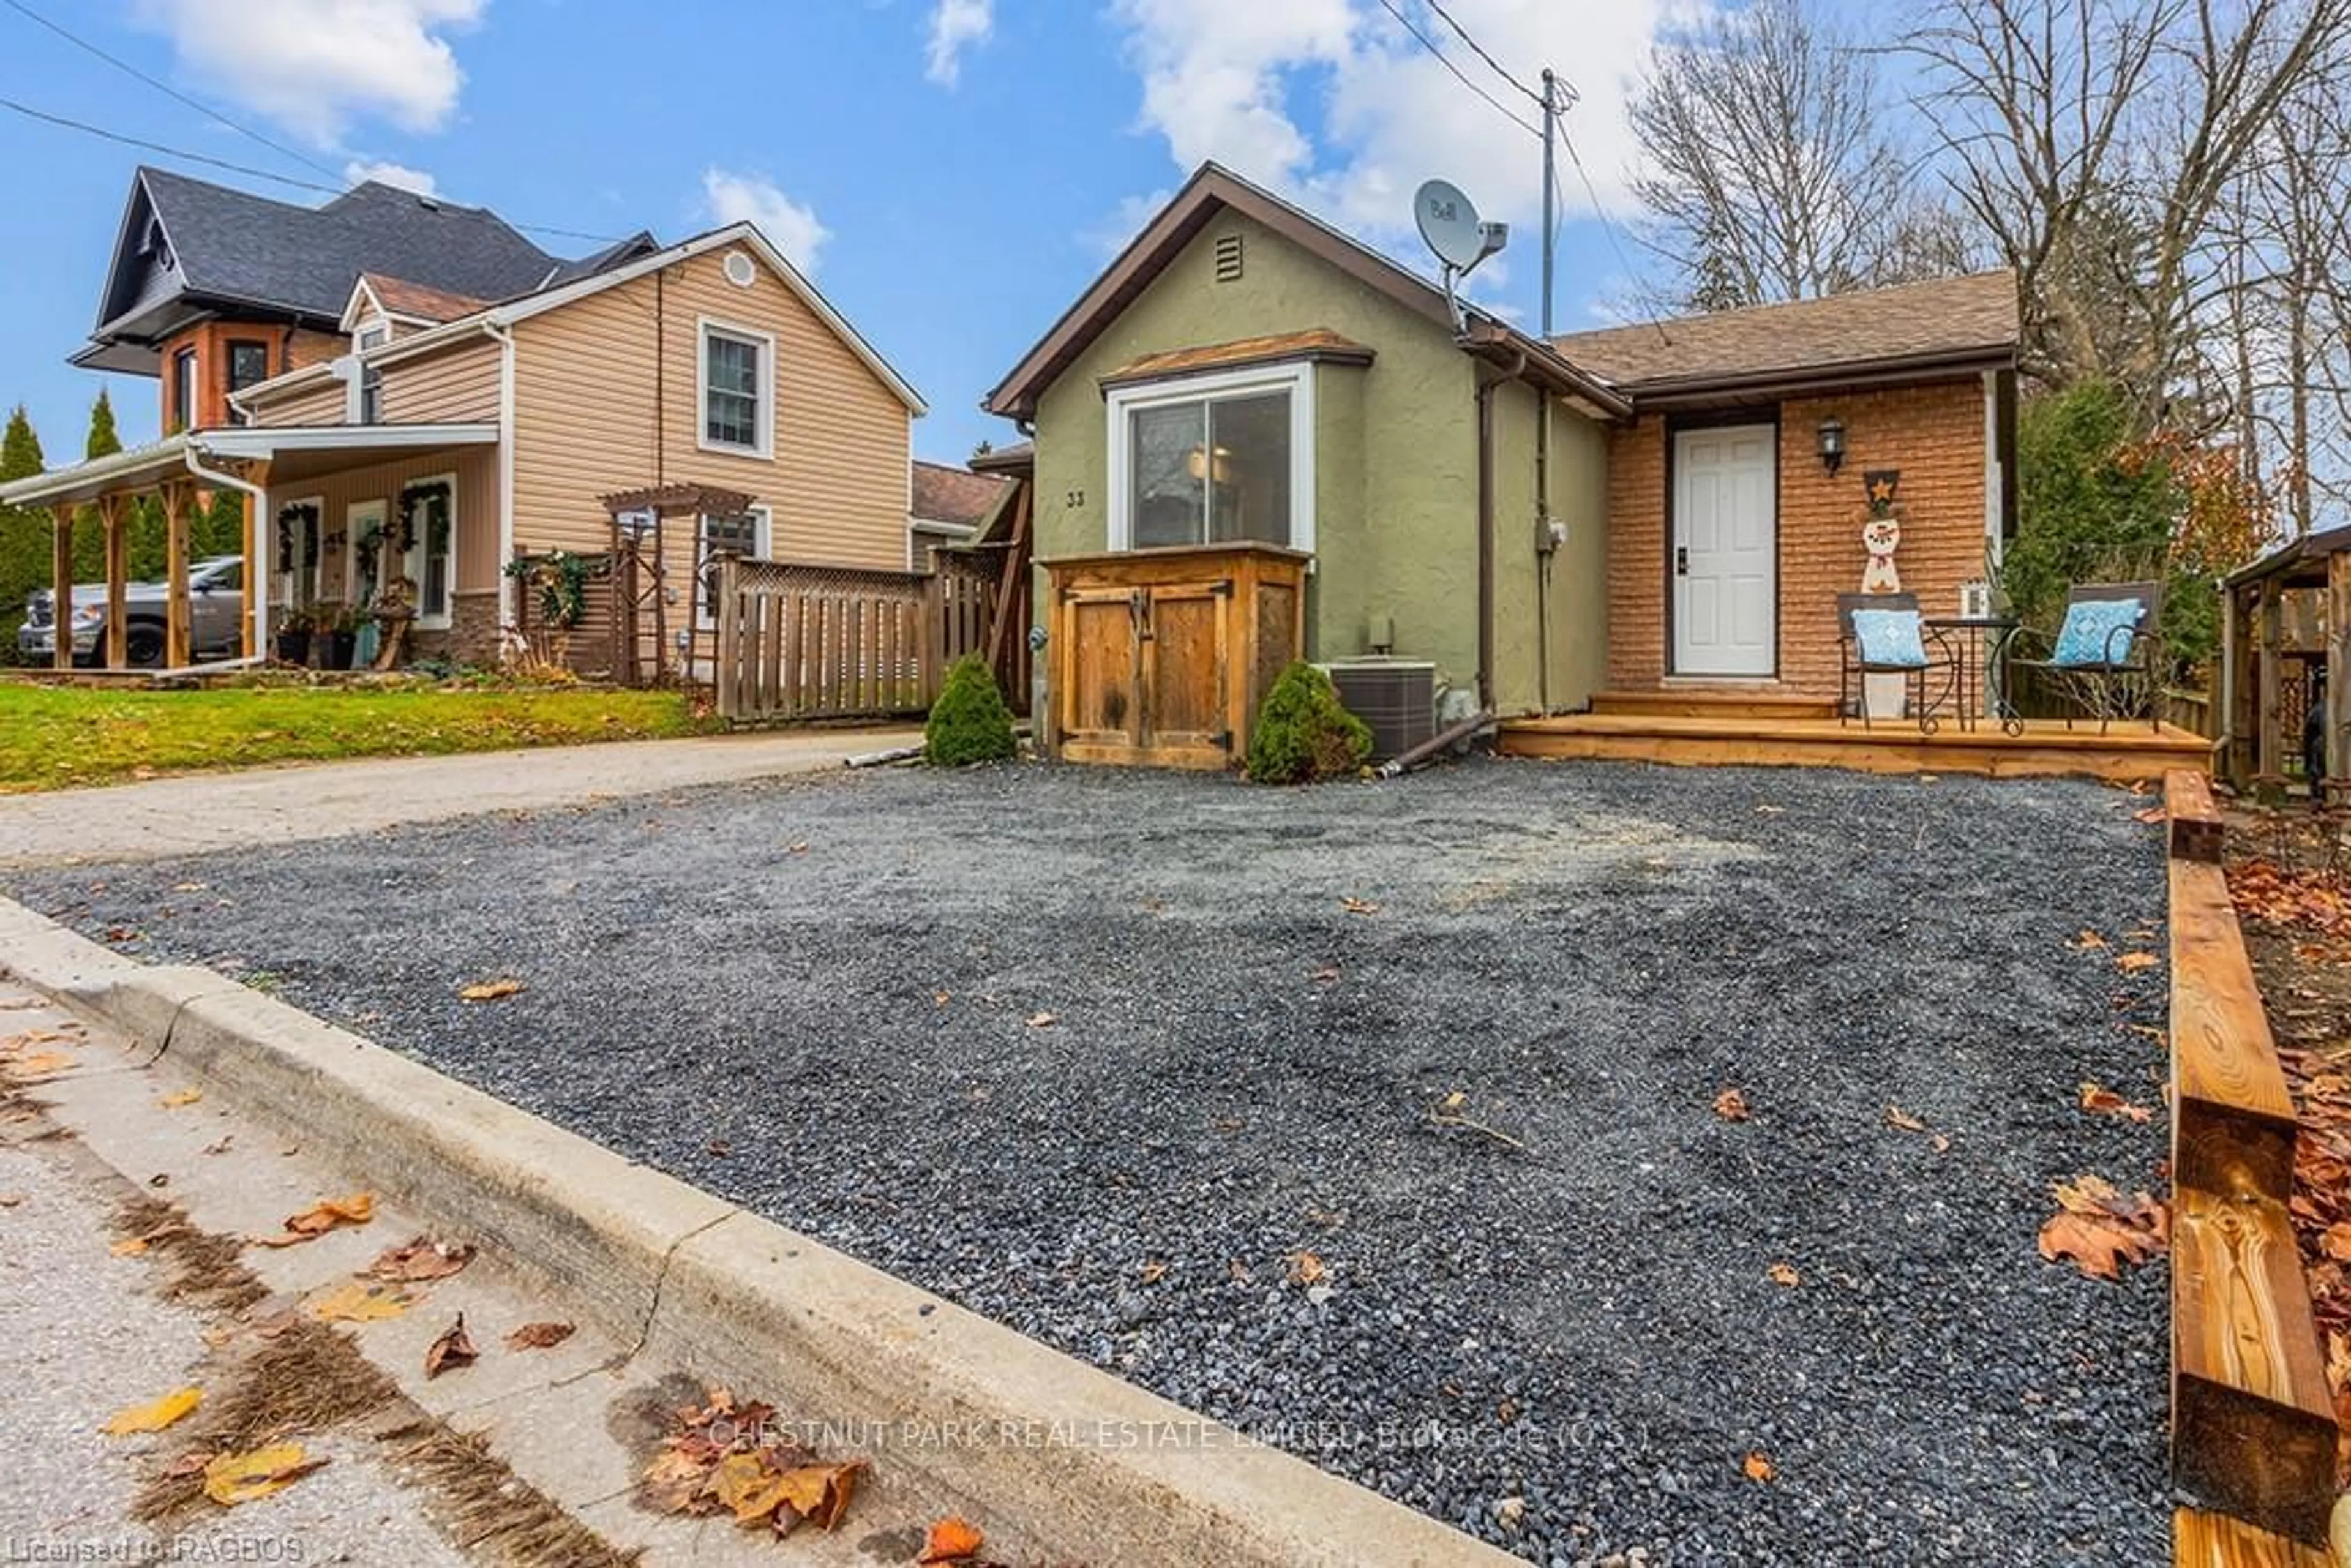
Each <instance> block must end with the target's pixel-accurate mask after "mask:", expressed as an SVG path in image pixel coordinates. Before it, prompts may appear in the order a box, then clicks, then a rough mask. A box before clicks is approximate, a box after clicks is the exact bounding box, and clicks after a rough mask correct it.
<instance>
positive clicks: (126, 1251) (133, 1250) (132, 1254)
mask: <svg viewBox="0 0 2351 1568" xmlns="http://www.w3.org/2000/svg"><path fill="white" fill-rule="evenodd" d="M147 1247H148V1241H147V1239H146V1238H145V1237H144V1236H131V1237H126V1238H125V1239H122V1240H120V1241H118V1242H116V1243H115V1244H114V1245H113V1246H111V1247H110V1248H108V1249H107V1251H108V1252H109V1253H110V1254H112V1255H113V1256H115V1257H117V1258H136V1257H138V1256H139V1254H141V1252H144V1251H146V1250H147Z"/></svg>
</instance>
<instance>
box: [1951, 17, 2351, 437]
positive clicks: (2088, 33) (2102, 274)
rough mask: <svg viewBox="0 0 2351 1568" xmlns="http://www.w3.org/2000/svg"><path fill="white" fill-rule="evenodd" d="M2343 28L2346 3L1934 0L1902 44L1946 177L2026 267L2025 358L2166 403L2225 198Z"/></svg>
mask: <svg viewBox="0 0 2351 1568" xmlns="http://www.w3.org/2000/svg"><path fill="white" fill-rule="evenodd" d="M2346 42H2351V0H1937V3H1936V5H1935V11H1934V15H1933V16H1932V19H1931V20H1930V22H1929V23H1928V26H1925V27H1924V28H1922V29H1921V30H1919V31H1918V32H1917V34H1915V35H1914V36H1913V37H1911V38H1910V40H1909V41H1908V46H1907V47H1909V49H1910V50H1911V51H1912V52H1913V53H1914V54H1915V55H1916V56H1917V57H1919V59H1920V60H1921V61H1922V62H1923V64H1924V65H1925V67H1926V71H1927V78H1928V91H1927V93H1926V94H1925V96H1924V97H1923V99H1922V100H1921V101H1922V103H1923V105H1924V107H1925V108H1926V109H1927V110H1928V114H1929V116H1930V118H1931V119H1932V120H1933V122H1934V124H1935V125H1936V127H1937V130H1938V133H1939V135H1940V138H1941V141H1942V143H1943V151H1944V154H1945V159H1946V173H1947V177H1948V178H1949V181H1950V183H1951V185H1952V188H1953V189H1954V191H1955V192H1956V193H1957V194H1958V196H1959V200H1960V202H1961V203H1962V204H1963V205H1964V206H1965V207H1966V209H1967V210H1968V211H1969V212H1970V214H1972V215H1973V216H1974V217H1975V218H1976V220H1977V221H1978V222H1979V223H1980V224H1981V225H1983V227H1984V229H1985V230H1986V231H1987V232H1988V233H1989V234H1990V235H1991V236H1992V240H1993V244H1994V245H1995V246H1996V247H1997V248H1998V250H1999V252H2000V254H2001V257H2002V258H2003V259H2004V260H2005V261H2006V262H2007V263H2008V264H2009V265H2010V266H2011V267H2015V268H2016V270H2017V273H2018V275H2019V281H2020V285H2021V287H2022V294H2023V303H2024V311H2025V319H2024V329H2025V345H2024V349H2025V360H2026V368H2027V369H2028V370H2029V371H2032V373H2033V374H2035V375H2036V376H2038V377H2039V378H2041V379H2042V380H2043V381H2045V382H2051V383H2053V384H2059V385H2064V384H2069V383H2071V382H2076V381H2080V380H2083V379H2085V378H2088V377H2092V376H2105V377H2111V378H2113V379H2115V380H2116V381H2117V382H2121V383H2122V384H2124V385H2125V386H2126V387H2128V388H2129V389H2130V390H2131V391H2132V392H2133V393H2134V394H2135V395H2136V396H2137V397H2138V398H2139V399H2140V400H2141V402H2143V404H2145V405H2146V406H2147V409H2148V410H2149V411H2150V413H2155V412H2161V411H2165V410H2167V409H2168V405H2169V403H2170V402H2171V400H2172V399H2173V398H2174V397H2176V396H2178V395H2180V394H2181V392H2183V390H2184V389H2185V388H2187V387H2189V385H2190V384H2191V383H2192V382H2194V381H2195V379H2196V378H2195V376H2194V375H2193V373H2192V371H2193V364H2194V361H2195V358H2196V340H2197V338H2198V335H2199V330H2200V329H2202V328H2203V327H2204V326H2205V325H2207V324H2208V323H2209V322H2210V319H2211V318H2210V316H2209V315H2207V314H2205V313H2204V312H2202V311H2201V310H2199V304H2200V303H2209V302H2208V301H2199V294H2201V293H2203V292H2204V290H2205V285H2206V284H2207V283H2208V282H2209V281H2210V279H2209V277H2199V269H2200V268H2202V267H2204V266H2205V265H2206V264H2209V262H2210V259H2211V253H2210V248H2209V246H2208V241H2209V239H2210V232H2211V229H2212V226H2213V225H2214V223H2215V220H2216V216H2217V215H2218V214H2219V213H2220V207H2221V205H2222V204H2223V202H2224V199H2225V198H2227V197H2228V196H2229V194H2230V193H2231V191H2232V190H2235V189H2239V188H2240V185H2241V181H2242V179H2243V178H2244V176H2245V175H2246V174H2247V173H2248V172H2249V171H2250V170H2252V169H2253V168H2254V167H2255V166H2256V165H2258V164H2260V163H2261V162H2262V161H2263V159H2264V156H2265V154H2264V151H2263V149H2264V144H2265V142H2266V141H2270V140H2272V133H2273V127H2274V122H2275V121H2276V120H2277V117H2278V116H2279V115H2280V114H2281V112H2282V111H2283V109H2284V108H2285V107H2286V106H2287V104H2288V103H2289V101H2290V100H2291V99H2293V97H2294V94H2295V93H2296V92H2297V91H2299V90H2303V89H2304V88H2305V87H2307V86H2308V85H2309V84H2312V83H2314V82H2323V81H2329V80H2333V79H2336V78H2340V77H2341V76H2342V75H2343V73H2344V70H2345V68H2346V58H2345V53H2346ZM2236 370H2237V371H2238V372H2239V373H2238V375H2237V378H2236V379H2237V381H2238V382H2239V384H2240V390H2241V384H2242V381H2243V376H2242V371H2243V367H2242V366H2239V367H2236Z"/></svg>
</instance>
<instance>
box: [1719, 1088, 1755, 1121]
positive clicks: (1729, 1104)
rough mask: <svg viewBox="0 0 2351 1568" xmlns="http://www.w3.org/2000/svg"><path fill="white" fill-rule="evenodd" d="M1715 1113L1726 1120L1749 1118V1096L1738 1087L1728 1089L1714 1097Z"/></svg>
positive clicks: (1744, 1119)
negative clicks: (1737, 1088)
mask: <svg viewBox="0 0 2351 1568" xmlns="http://www.w3.org/2000/svg"><path fill="white" fill-rule="evenodd" d="M1714 1113H1715V1114H1716V1115H1718V1116H1719V1117H1721V1118H1722V1119H1723V1120H1724V1121H1726V1122H1744V1121H1746V1120H1747V1114H1748V1113H1747V1096H1746V1095H1744V1094H1741V1093H1740V1092H1739V1091H1738V1090H1736V1089H1726V1090H1724V1091H1723V1092H1721V1093H1719V1094H1718V1095H1716V1096H1715V1097H1714Z"/></svg>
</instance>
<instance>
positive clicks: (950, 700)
mask: <svg viewBox="0 0 2351 1568" xmlns="http://www.w3.org/2000/svg"><path fill="white" fill-rule="evenodd" d="M1017 756H1019V743H1018V742H1016V741H1015V740H1014V739H1013V738H1012V710H1011V709H1010V708H1008V707H1007V706H1004V694H1003V693H1001V692H999V691H998V690H997V689H996V674H995V673H994V672H993V671H991V670H990V669H989V668H988V667H987V660H986V659H983V658H981V657H980V656H979V655H978V654H977V653H966V654H965V655H964V656H963V657H962V658H960V659H957V660H956V662H955V667H954V668H952V669H950V670H949V671H948V672H947V684H946V686H945V687H944V688H943V689H942V690H941V691H940V692H939V700H938V701H937V702H935V703H933V704H932V705H931V717H930V722H928V723H927V724H925V725H924V726H923V760H925V762H928V763H930V764H931V765H932V766H933V767H935V768H961V767H963V766H965V765H966V764H967V763H973V762H1009V761H1010V760H1011V759H1012V758H1015V757H1017Z"/></svg>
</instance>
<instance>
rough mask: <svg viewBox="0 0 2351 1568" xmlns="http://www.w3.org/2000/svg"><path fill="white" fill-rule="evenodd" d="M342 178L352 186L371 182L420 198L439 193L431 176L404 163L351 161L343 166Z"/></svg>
mask: <svg viewBox="0 0 2351 1568" xmlns="http://www.w3.org/2000/svg"><path fill="white" fill-rule="evenodd" d="M343 178H344V179H346V180H348V181H350V183H352V184H354V185H360V184H365V183H367V182H368V181H370V180H373V181H376V182H378V183H381V184H386V185H397V186H399V187H400V188H401V189H402V190H403V191H413V192H415V193H417V194H418V195H420V196H431V195H435V194H438V193H439V186H438V184H437V183H435V182H434V178H433V176H432V175H431V174H428V173H426V172H424V171H423V170H422V169H412V168H410V167H409V166H408V165H407V164H405V163H392V162H371V161H369V160H365V159H357V158H355V159H353V160H352V161H351V162H348V163H346V164H344V165H343Z"/></svg>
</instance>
